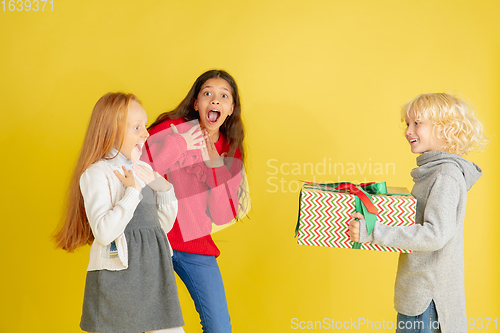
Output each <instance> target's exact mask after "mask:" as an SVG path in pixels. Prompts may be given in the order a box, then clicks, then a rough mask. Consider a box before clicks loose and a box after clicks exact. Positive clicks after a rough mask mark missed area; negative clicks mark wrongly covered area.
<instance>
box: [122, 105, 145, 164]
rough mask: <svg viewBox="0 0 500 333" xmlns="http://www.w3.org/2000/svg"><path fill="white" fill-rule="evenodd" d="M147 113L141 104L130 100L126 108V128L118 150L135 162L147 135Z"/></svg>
mask: <svg viewBox="0 0 500 333" xmlns="http://www.w3.org/2000/svg"><path fill="white" fill-rule="evenodd" d="M147 123H148V115H147V113H146V110H144V108H143V107H142V105H141V104H139V103H137V102H136V101H131V102H130V105H129V109H128V117H127V128H126V129H125V137H124V139H123V144H122V147H121V149H120V152H121V153H122V154H123V155H125V157H126V158H128V159H129V160H131V161H132V162H137V161H138V160H139V158H140V157H141V154H142V147H143V146H144V142H146V139H147V138H148V136H149V133H148V131H147Z"/></svg>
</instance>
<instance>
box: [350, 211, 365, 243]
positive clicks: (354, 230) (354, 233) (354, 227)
mask: <svg viewBox="0 0 500 333" xmlns="http://www.w3.org/2000/svg"><path fill="white" fill-rule="evenodd" d="M351 217H352V218H353V219H358V220H362V219H364V218H365V217H364V216H363V214H361V213H354V214H352V215H351ZM349 237H350V238H351V240H352V241H353V242H359V221H357V220H352V221H350V222H349Z"/></svg>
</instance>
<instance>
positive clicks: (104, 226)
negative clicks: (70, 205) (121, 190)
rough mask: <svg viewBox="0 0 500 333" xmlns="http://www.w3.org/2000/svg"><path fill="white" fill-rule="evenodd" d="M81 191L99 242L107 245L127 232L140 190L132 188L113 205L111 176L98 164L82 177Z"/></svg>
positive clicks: (140, 195)
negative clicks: (108, 176)
mask: <svg viewBox="0 0 500 333" xmlns="http://www.w3.org/2000/svg"><path fill="white" fill-rule="evenodd" d="M115 177H116V176H115ZM80 190H81V192H82V196H83V202H84V206H85V212H86V214H87V219H88V220H89V223H90V228H91V229H92V233H93V234H94V237H95V241H96V242H98V243H99V244H101V245H103V246H106V245H108V244H109V243H111V242H112V241H114V240H115V239H116V238H118V236H120V235H121V234H122V233H123V231H124V230H125V228H126V227H127V224H128V223H129V222H130V220H131V219H132V217H133V216H134V211H135V209H136V208H137V205H138V204H139V202H140V201H141V199H142V194H141V193H140V192H139V191H138V190H137V189H135V188H133V187H128V188H127V189H126V191H125V195H124V196H123V197H122V198H121V199H120V200H119V201H118V202H117V203H116V205H115V206H113V205H112V203H111V194H110V191H111V189H110V184H109V182H108V179H107V178H106V175H105V173H104V172H103V171H102V170H99V168H97V167H90V168H89V169H87V170H86V171H85V172H84V173H83V175H82V176H81V177H80Z"/></svg>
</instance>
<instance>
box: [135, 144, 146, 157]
mask: <svg viewBox="0 0 500 333" xmlns="http://www.w3.org/2000/svg"><path fill="white" fill-rule="evenodd" d="M142 147H144V142H142V143H138V144H136V145H135V147H134V149H135V151H136V152H137V153H138V154H139V155H141V154H142Z"/></svg>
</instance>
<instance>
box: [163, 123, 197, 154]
mask: <svg viewBox="0 0 500 333" xmlns="http://www.w3.org/2000/svg"><path fill="white" fill-rule="evenodd" d="M170 127H171V128H172V132H173V133H175V134H179V135H180V136H182V137H183V138H184V140H185V141H186V144H187V150H195V149H200V148H202V147H203V146H204V145H205V142H204V140H203V135H202V133H201V128H200V125H196V126H193V127H191V128H190V129H189V131H187V132H186V133H179V131H178V130H177V127H175V125H174V124H170Z"/></svg>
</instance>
